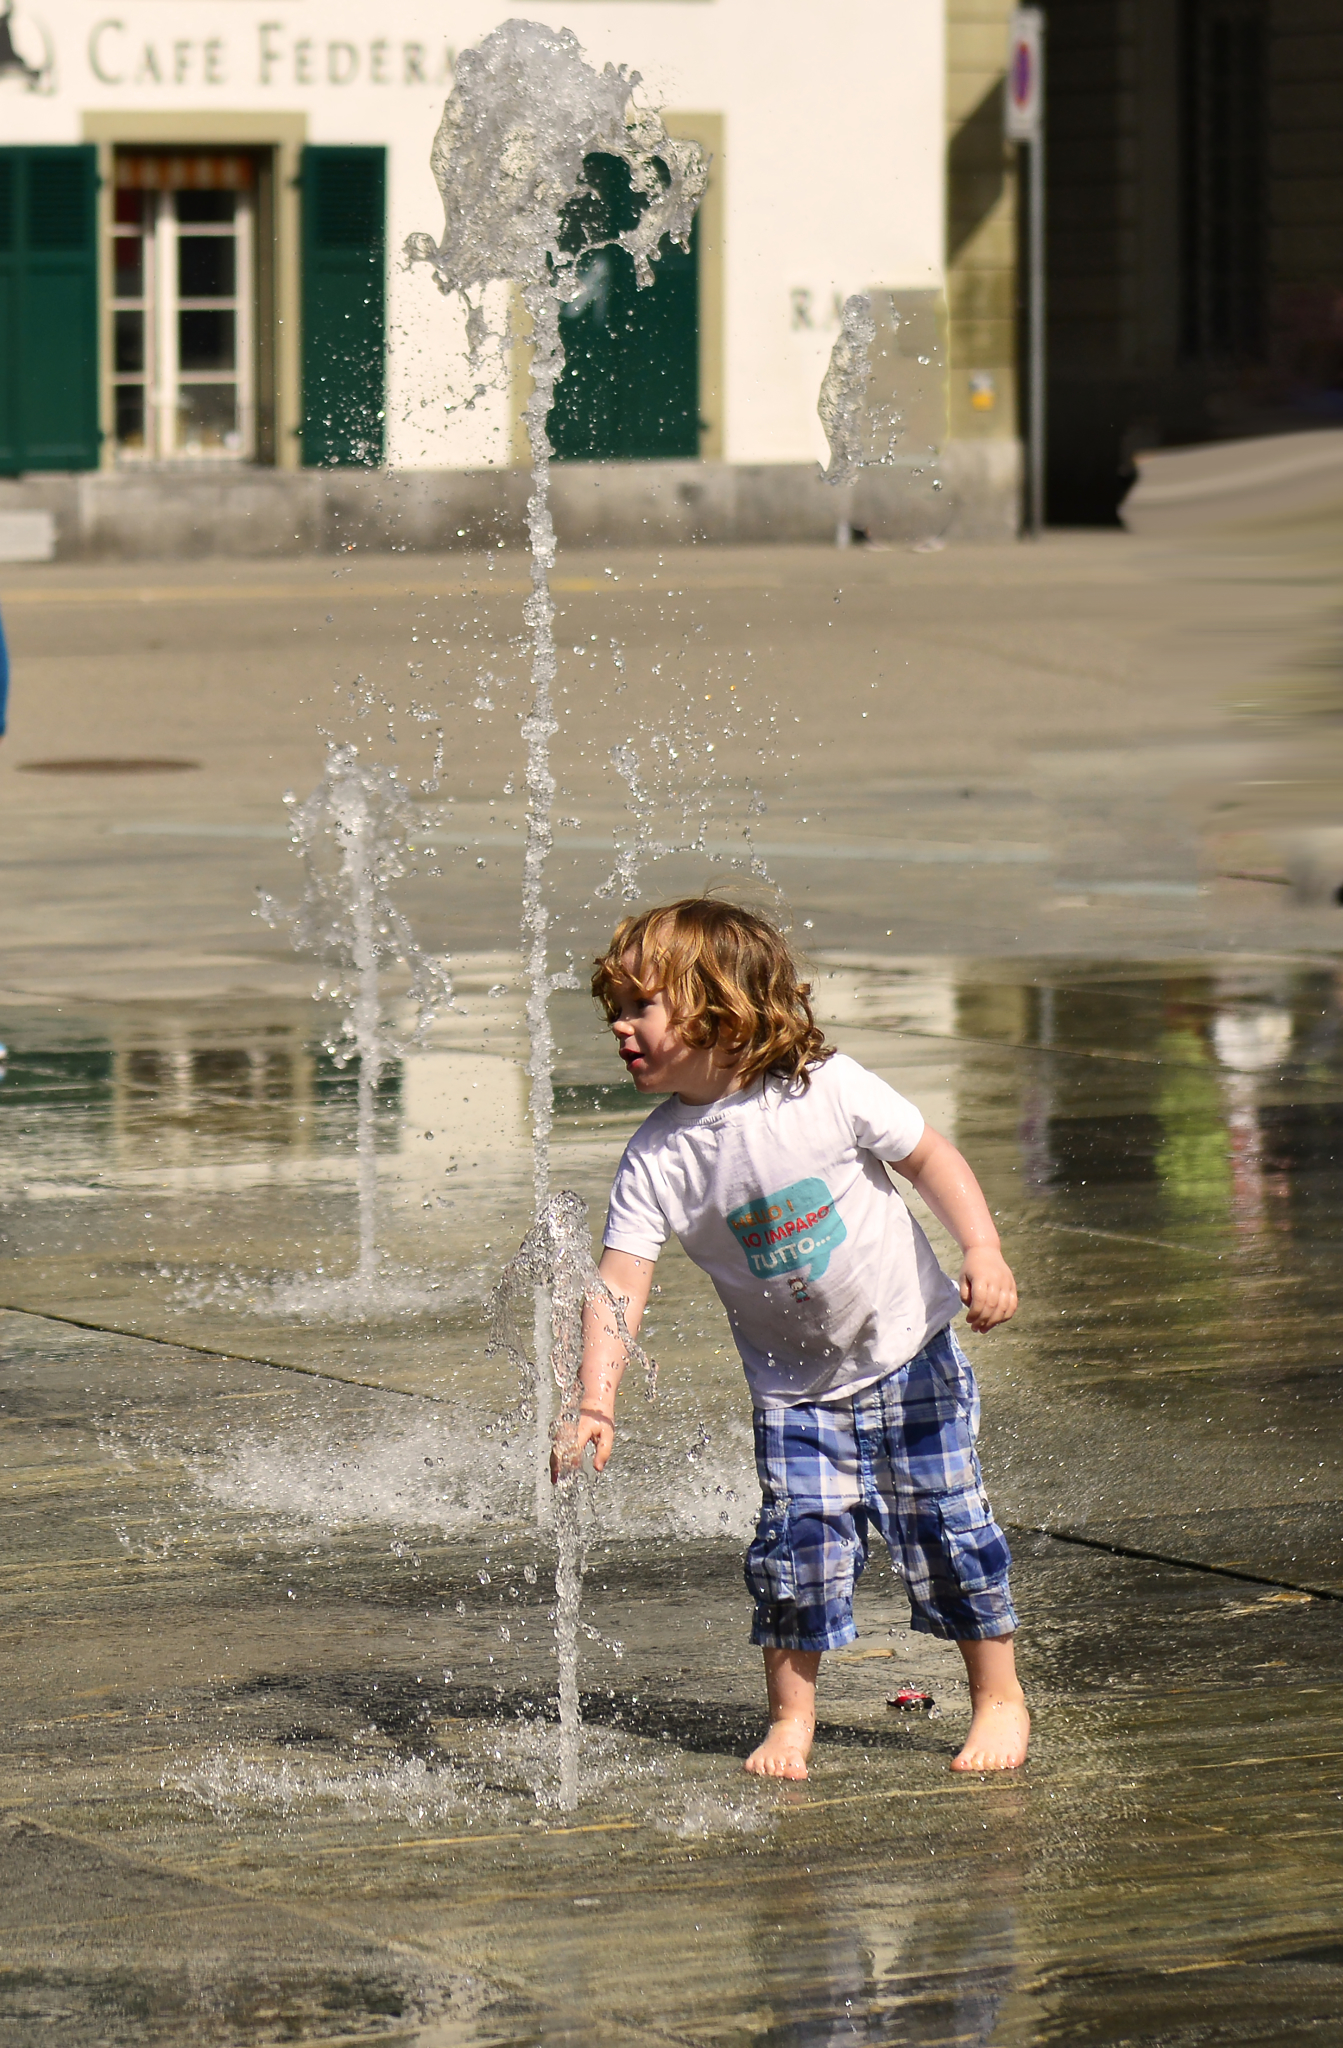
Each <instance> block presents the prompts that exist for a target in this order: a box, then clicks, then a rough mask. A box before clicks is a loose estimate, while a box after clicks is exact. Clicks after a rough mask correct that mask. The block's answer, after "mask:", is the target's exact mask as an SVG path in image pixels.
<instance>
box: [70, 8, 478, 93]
mask: <svg viewBox="0 0 1343 2048" xmlns="http://www.w3.org/2000/svg"><path fill="white" fill-rule="evenodd" d="M454 55H455V53H454V52H453V50H452V49H450V48H449V46H448V45H447V44H446V43H437V42H415V41H412V40H409V39H403V38H400V37H394V36H370V37H367V38H360V39H358V40H355V39H353V38H350V37H346V36H322V35H310V34H301V35H292V34H291V33H290V31H289V28H288V25H287V24H286V23H285V22H283V21H259V22H257V23H256V26H255V36H254V37H253V38H252V39H250V40H249V39H245V38H242V37H239V36H236V35H233V36H211V35H207V36H175V35H171V34H166V35H165V34H163V33H159V34H151V35H145V34H144V33H143V32H142V30H141V29H140V28H139V27H135V26H132V24H131V23H130V22H128V21H127V20H126V19H125V17H124V16H120V15H115V14H108V15H104V16H103V18H102V19H101V20H100V21H97V22H95V23H94V25H93V28H92V29H91V30H90V32H89V41H88V61H89V69H90V71H91V72H92V73H93V76H94V77H95V78H96V79H97V81H98V83H99V84H100V85H134V86H146V85H149V86H153V85H175V86H207V87H208V86H228V85H243V84H247V85H262V86H276V87H280V88H286V89H287V88H292V87H294V86H305V85H308V86H349V85H408V86H417V85H435V86H437V85H445V84H450V83H451V81H452V70H453V60H454Z"/></svg>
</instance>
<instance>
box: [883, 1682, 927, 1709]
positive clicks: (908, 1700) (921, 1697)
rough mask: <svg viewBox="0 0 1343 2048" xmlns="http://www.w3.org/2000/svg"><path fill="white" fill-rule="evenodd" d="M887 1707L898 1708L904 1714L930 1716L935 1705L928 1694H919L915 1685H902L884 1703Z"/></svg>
mask: <svg viewBox="0 0 1343 2048" xmlns="http://www.w3.org/2000/svg"><path fill="white" fill-rule="evenodd" d="M886 1704H887V1706H888V1707H898V1708H899V1709H900V1711H901V1712H902V1713H905V1714H916V1713H917V1714H930V1713H931V1712H932V1710H933V1708H934V1706H935V1705H936V1701H935V1700H934V1698H933V1696H932V1694H931V1693H930V1692H920V1690H919V1688H918V1687H917V1686H916V1685H902V1686H901V1688H900V1690H899V1692H897V1693H893V1694H892V1695H891V1697H890V1699H888V1700H887V1702H886Z"/></svg>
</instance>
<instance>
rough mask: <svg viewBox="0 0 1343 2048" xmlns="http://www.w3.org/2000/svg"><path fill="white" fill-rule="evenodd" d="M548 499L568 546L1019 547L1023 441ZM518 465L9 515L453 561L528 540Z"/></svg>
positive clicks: (332, 473)
mask: <svg viewBox="0 0 1343 2048" xmlns="http://www.w3.org/2000/svg"><path fill="white" fill-rule="evenodd" d="M551 476H552V491H551V501H552V507H553V513H554V519H555V528H556V532H557V534H558V536H559V539H560V541H561V543H562V544H563V545H565V546H568V547H581V546H585V545H586V546H591V545H606V546H613V547H622V546H633V547H638V546H643V545H646V546H654V547H656V546H663V545H668V546H674V545H679V544H684V543H689V542H694V541H709V542H714V541H717V542H731V541H737V542H757V543H758V542H768V541H829V540H833V539H834V538H835V534H836V529H837V527H838V525H839V522H840V521H841V520H847V521H848V522H849V523H850V524H851V525H852V526H853V527H855V528H859V529H861V530H862V531H863V532H864V533H865V534H866V535H867V536H868V538H869V539H871V540H887V541H902V540H903V541H914V540H919V539H923V538H927V537H931V536H940V537H944V538H946V539H952V540H956V539H963V540H1011V539H1013V538H1014V537H1015V535H1016V533H1017V529H1018V499H1019V489H1020V449H1019V447H1018V444H1017V443H1016V442H1015V441H953V442H952V443H950V444H949V446H948V447H947V448H945V449H944V450H943V452H942V456H941V459H940V461H938V462H932V461H930V462H929V464H928V466H927V467H926V468H925V469H924V470H923V471H922V473H920V472H917V471H915V470H912V469H910V468H909V467H904V468H896V467H892V468H883V469H874V470H868V471H865V472H864V473H863V474H862V475H861V476H860V477H859V478H858V480H857V482H856V483H855V484H854V485H852V486H850V487H847V488H844V489H841V490H833V489H832V488H831V487H830V486H829V485H828V484H826V483H825V482H824V481H823V480H822V478H821V475H820V471H819V470H818V469H817V467H816V466H815V465H814V464H811V463H760V464H751V463H726V462H613V463H596V462H594V463H585V462H578V463H556V464H555V466H554V468H553V470H552V472H551ZM529 490H530V479H529V477H528V475H527V472H526V471H525V470H520V469H476V470H405V471H399V472H398V471H390V470H355V469H347V470H313V469H309V470H267V469H227V470H225V469H223V468H211V469H204V468H188V467H186V466H182V467H167V466H165V467H163V468H155V469H149V468H145V469H130V468H127V469H121V470H106V471H104V470H99V471H90V472H88V473H86V474H82V475H69V476H66V475H60V476H57V475H52V476H39V475H33V476H25V477H17V478H12V479H0V515H3V514H4V513H6V512H20V511H36V510H41V511H48V512H50V513H51V514H52V516H53V517H54V519H55V523H56V557H57V559H58V560H60V561H79V560H99V559H101V560H108V559H112V560H116V559H121V560H126V561H134V560H141V559H153V558H158V559H165V558H173V557H177V558H184V557H191V556H193V555H197V556H200V555H240V556H271V555H299V554H312V553H333V552H336V551H338V550H339V549H342V548H348V547H358V548H367V549H371V550H375V551H383V552H386V551H395V552H398V553H399V552H402V551H410V552H425V553H428V552H434V553H441V552H443V551H450V550H451V549H452V548H454V547H456V546H457V544H458V543H459V542H460V541H465V542H467V543H468V544H469V543H473V542H481V541H486V540H489V541H503V542H505V543H507V544H509V545H512V546H516V545H518V544H520V543H522V542H523V541H524V540H525V538H526V512H527V497H528V492H529Z"/></svg>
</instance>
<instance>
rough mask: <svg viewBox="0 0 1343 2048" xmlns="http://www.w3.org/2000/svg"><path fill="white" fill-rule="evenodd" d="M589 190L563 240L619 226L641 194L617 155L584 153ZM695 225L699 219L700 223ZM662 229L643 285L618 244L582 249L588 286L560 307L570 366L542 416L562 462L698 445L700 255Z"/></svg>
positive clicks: (675, 453) (666, 453) (640, 456)
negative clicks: (650, 274) (679, 244)
mask: <svg viewBox="0 0 1343 2048" xmlns="http://www.w3.org/2000/svg"><path fill="white" fill-rule="evenodd" d="M583 176H584V179H585V181H586V185H587V188H588V189H587V191H586V192H585V193H584V194H583V195H582V196H581V197H580V198H578V199H576V200H571V201H570V204H569V206H568V207H567V208H566V218H565V241H564V246H566V247H567V248H569V249H570V250H572V251H574V252H575V253H576V252H577V251H578V250H579V249H581V248H582V246H583V242H584V240H585V239H587V238H588V237H589V236H598V235H601V236H605V235H615V234H622V233H624V232H625V230H626V229H628V228H631V227H633V226H634V224H635V222H636V221H637V219H638V217H639V214H640V212H641V211H642V208H643V206H644V204H646V202H645V201H643V200H642V199H641V198H640V196H639V195H638V194H637V193H635V192H634V191H633V190H632V189H631V186H630V174H629V166H628V164H626V163H625V162H624V160H623V159H622V158H620V157H610V156H605V155H597V156H589V157H585V158H584V160H583ZM696 225H698V224H696ZM696 249H697V242H696V232H695V229H694V228H692V230H691V236H690V253H689V254H688V255H687V254H686V252H685V250H684V249H679V248H678V247H677V246H676V244H675V243H674V242H672V241H671V240H670V239H669V238H668V237H666V236H664V237H663V241H662V246H661V248H660V249H659V251H658V254H657V257H656V259H655V262H654V266H653V277H654V281H653V283H652V284H651V285H646V286H645V287H644V289H643V290H642V291H640V289H639V287H638V285H637V284H636V282H635V276H634V259H633V257H632V256H630V255H629V254H628V252H627V251H626V250H624V249H621V248H619V247H618V246H608V247H606V248H599V249H592V250H590V251H589V252H588V254H586V255H583V256H580V257H579V262H578V274H579V278H580V280H581V285H582V289H581V290H580V292H579V295H578V297H577V298H576V299H573V300H571V301H570V303H569V304H567V305H565V306H561V308H560V337H561V339H562V341H563V343H564V371H563V374H562V375H561V377H560V380H559V383H558V384H557V385H556V387H555V403H554V405H553V407H552V408H551V412H550V416H549V418H548V419H547V421H546V431H547V433H548V434H549V436H550V442H551V446H552V447H553V448H554V450H555V454H556V457H557V458H558V459H559V460H560V461H561V462H603V461H620V460H623V461H654V460H658V459H661V460H664V461H667V460H672V459H674V458H678V457H681V458H684V457H688V458H691V459H693V458H694V457H696V456H698V454H699V264H698V258H697V254H696Z"/></svg>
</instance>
